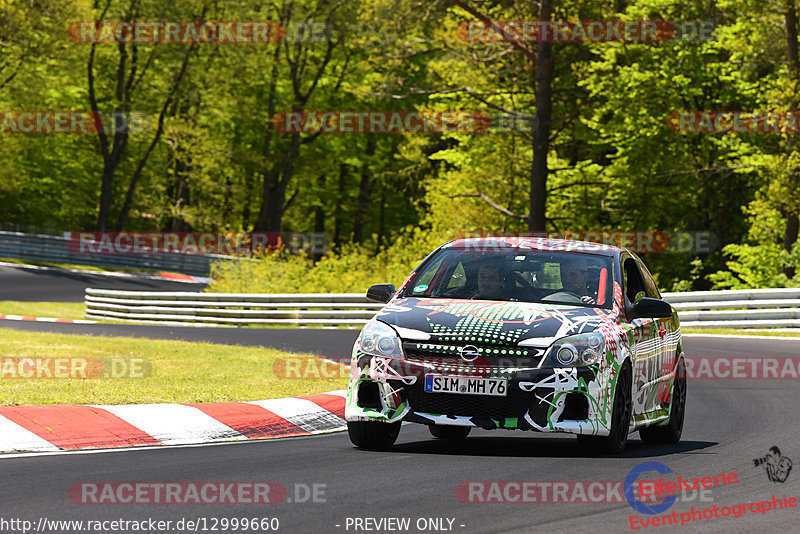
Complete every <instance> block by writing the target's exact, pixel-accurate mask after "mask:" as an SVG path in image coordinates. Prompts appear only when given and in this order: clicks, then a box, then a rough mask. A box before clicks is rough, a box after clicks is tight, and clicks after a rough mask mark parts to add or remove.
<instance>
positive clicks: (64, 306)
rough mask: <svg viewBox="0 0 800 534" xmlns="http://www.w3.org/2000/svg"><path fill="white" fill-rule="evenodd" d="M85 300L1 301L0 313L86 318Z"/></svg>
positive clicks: (58, 317)
mask: <svg viewBox="0 0 800 534" xmlns="http://www.w3.org/2000/svg"><path fill="white" fill-rule="evenodd" d="M85 311H86V306H85V305H84V303H83V302H20V301H16V300H3V301H0V313H4V314H6V315H25V316H28V317H55V318H56V319H85V318H86V317H85V316H84V314H85Z"/></svg>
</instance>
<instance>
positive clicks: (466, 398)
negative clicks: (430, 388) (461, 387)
mask: <svg viewBox="0 0 800 534" xmlns="http://www.w3.org/2000/svg"><path fill="white" fill-rule="evenodd" d="M397 388H398V389H400V388H403V390H404V392H405V394H406V399H407V400H408V404H409V406H411V410H412V411H414V412H418V413H432V414H440V415H452V416H455V415H460V416H467V417H478V418H484V419H501V418H504V417H523V416H524V415H525V413H526V412H527V411H528V409H529V408H530V407H531V400H532V399H533V398H534V397H533V396H532V395H531V394H530V393H526V392H524V391H522V390H521V389H519V386H518V385H517V383H516V382H515V381H509V384H508V394H507V395H506V396H505V397H494V396H489V395H458V394H453V393H428V392H426V391H425V389H424V388H425V384H424V381H422V380H418V381H417V382H416V383H414V384H412V385H403V384H397ZM537 404H538V403H537Z"/></svg>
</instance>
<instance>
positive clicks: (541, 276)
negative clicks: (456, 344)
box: [404, 248, 613, 307]
mask: <svg viewBox="0 0 800 534" xmlns="http://www.w3.org/2000/svg"><path fill="white" fill-rule="evenodd" d="M612 286H613V277H612V270H611V258H610V257H608V256H602V255H596V254H589V253H578V252H567V251H564V252H561V251H558V252H543V251H517V250H511V251H500V252H498V251H489V252H484V251H472V250H464V249H455V248H449V249H443V250H441V251H439V252H437V254H436V256H434V257H432V258H431V259H430V260H429V261H428V262H426V265H423V266H422V268H421V269H420V272H419V273H418V274H417V275H416V276H415V277H414V279H413V280H412V281H411V283H410V284H409V286H408V289H406V290H405V291H404V296H419V297H441V298H453V299H482V300H510V301H524V302H544V303H553V304H579V305H582V306H583V305H588V306H599V307H610V304H611V301H612V294H613V290H612Z"/></svg>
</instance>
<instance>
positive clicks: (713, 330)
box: [681, 328, 800, 337]
mask: <svg viewBox="0 0 800 534" xmlns="http://www.w3.org/2000/svg"><path fill="white" fill-rule="evenodd" d="M681 333H683V334H728V335H736V336H775V337H800V332H777V331H774V330H752V329H750V328H741V329H736V328H681Z"/></svg>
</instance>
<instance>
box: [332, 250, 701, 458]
mask: <svg viewBox="0 0 800 534" xmlns="http://www.w3.org/2000/svg"><path fill="white" fill-rule="evenodd" d="M367 298H368V299H370V300H373V301H377V302H385V303H386V306H384V307H383V308H382V309H381V310H380V312H378V313H377V315H376V316H375V317H374V318H373V319H371V320H370V321H369V322H368V323H367V324H366V325H365V326H364V328H363V329H362V331H361V333H360V334H359V336H358V339H357V341H356V343H355V345H354V347H353V353H352V358H351V364H350V374H349V383H348V390H347V402H346V406H345V419H346V420H347V428H348V433H349V436H350V440H351V441H352V443H353V444H354V445H355V446H357V447H359V448H364V449H377V450H381V449H387V448H390V447H392V446H393V445H394V443H395V441H396V440H397V437H398V435H399V432H400V427H401V423H402V422H404V421H405V422H409V423H419V424H424V425H428V428H429V429H430V432H431V434H432V435H433V436H434V437H436V438H440V439H448V440H459V439H464V438H466V437H467V435H468V434H469V432H470V430H471V429H472V428H474V427H475V428H483V429H511V430H530V431H539V432H566V433H572V434H577V437H578V442H579V444H580V445H582V446H585V447H586V448H587V450H588V451H590V452H592V453H597V454H605V453H608V454H618V453H620V452H622V451H623V450H624V448H625V445H626V443H627V440H628V435H629V434H630V433H632V432H634V431H636V430H638V431H639V435H640V437H641V438H642V440H644V441H647V442H656V443H676V442H678V441H679V440H680V437H681V433H682V429H683V420H684V412H685V404H686V368H685V363H684V352H683V348H682V346H681V332H680V323H679V320H678V315H677V313H676V311H675V310H674V309H673V308H672V307H671V306H670V304H669V303H667V302H666V301H664V300H662V299H661V294H660V293H659V290H658V287H657V286H656V284H655V282H654V281H653V277H652V276H651V274H650V272H649V271H648V270H647V268H646V267H645V265H644V263H643V262H642V261H641V260H640V259H639V258H638V257H637V256H636V255H635V254H634V253H633V252H630V251H629V250H627V249H625V248H619V247H615V246H610V245H605V244H595V243H588V242H582V241H569V240H559V239H545V238H524V237H516V238H502V237H497V238H488V237H487V238H473V239H458V240H455V241H451V242H449V243H446V244H444V245H442V246H441V247H439V248H438V249H436V250H435V251H433V252H432V253H431V254H430V255H428V257H427V258H425V259H424V260H423V261H422V263H420V265H419V266H418V267H417V268H416V269H415V270H414V272H412V273H411V275H410V276H409V277H408V278H407V279H406V281H405V282H404V283H403V284H402V285H401V287H400V289H399V290H395V287H394V286H393V285H392V284H377V285H373V286H372V287H370V288H369V290H368V292H367Z"/></svg>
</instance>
